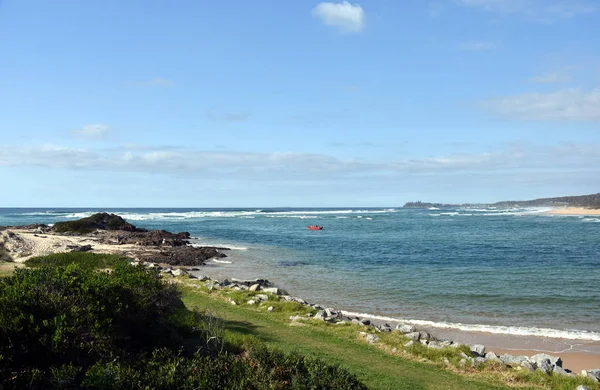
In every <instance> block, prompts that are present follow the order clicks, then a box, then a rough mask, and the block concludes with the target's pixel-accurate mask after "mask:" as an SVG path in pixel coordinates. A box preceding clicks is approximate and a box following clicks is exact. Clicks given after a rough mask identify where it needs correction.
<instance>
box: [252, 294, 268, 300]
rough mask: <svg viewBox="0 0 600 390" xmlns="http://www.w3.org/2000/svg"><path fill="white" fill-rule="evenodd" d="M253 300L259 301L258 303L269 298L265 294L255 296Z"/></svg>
mask: <svg viewBox="0 0 600 390" xmlns="http://www.w3.org/2000/svg"><path fill="white" fill-rule="evenodd" d="M254 299H256V300H259V301H268V300H269V296H268V295H267V294H256V295H255V296H254Z"/></svg>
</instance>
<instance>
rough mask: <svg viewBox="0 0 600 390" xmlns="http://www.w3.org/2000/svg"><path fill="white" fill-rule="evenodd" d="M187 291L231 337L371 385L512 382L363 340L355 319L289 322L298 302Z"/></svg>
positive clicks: (450, 386) (484, 385) (464, 386)
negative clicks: (319, 361)
mask: <svg viewBox="0 0 600 390" xmlns="http://www.w3.org/2000/svg"><path fill="white" fill-rule="evenodd" d="M183 291H184V294H183V300H184V303H185V304H186V305H187V306H188V307H189V308H192V309H197V310H201V311H204V310H208V311H210V312H212V313H214V314H215V315H216V316H218V317H220V318H221V319H222V320H223V324H224V326H225V328H226V336H227V338H228V339H229V341H230V342H234V343H235V342H238V343H240V342H248V343H252V342H256V340H260V341H261V342H264V343H266V344H267V345H269V346H272V347H277V348H280V349H282V350H284V351H297V352H299V353H302V354H305V355H315V356H318V357H320V358H323V359H325V360H326V361H328V362H330V363H336V364H339V365H340V366H342V367H343V368H346V369H348V370H349V371H350V372H351V373H353V374H355V375H357V377H358V378H359V379H360V380H361V381H362V382H363V383H365V384H366V385H367V386H368V387H369V388H371V389H461V390H462V389H465V390H468V389H507V388H509V387H507V386H506V385H504V384H502V383H499V381H497V383H490V382H489V381H484V380H483V379H479V378H471V377H468V376H466V375H459V374H456V373H453V372H451V371H448V370H444V369H442V368H440V367H438V366H437V365H436V364H431V363H424V362H419V361H416V360H413V359H407V358H403V357H401V356H395V355H392V354H390V353H388V352H386V351H384V350H382V349H379V348H377V347H375V346H372V345H368V344H366V343H365V342H364V341H362V340H360V339H359V337H358V330H359V329H358V327H356V326H354V325H341V326H340V325H333V324H331V325H325V324H324V323H322V322H321V323H317V322H316V321H315V325H312V324H310V325H304V326H290V325H289V316H290V313H291V312H293V310H295V309H296V308H297V306H296V304H294V303H290V302H276V301H275V300H273V301H272V302H271V301H268V302H265V303H263V304H262V305H254V306H251V305H247V304H245V303H244V302H245V300H242V299H240V297H244V298H246V297H247V296H248V295H246V294H248V293H247V292H239V291H236V292H232V293H229V294H227V293H224V292H213V293H212V294H210V295H209V294H208V293H206V292H205V291H206V290H205V289H204V288H197V289H193V288H183ZM211 295H222V296H224V297H227V296H228V295H231V296H234V297H236V298H238V300H237V301H236V302H237V303H238V305H236V306H234V305H232V304H231V303H230V302H227V301H226V300H224V299H218V298H216V297H211ZM273 298H275V297H273ZM275 299H277V298H275ZM234 300H235V299H234ZM290 304H291V305H290ZM267 306H273V307H274V308H275V310H274V311H273V312H270V313H269V312H267V311H266V307H267ZM303 309H304V310H306V308H304V307H303ZM310 322H312V321H310Z"/></svg>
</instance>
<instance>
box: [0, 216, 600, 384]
mask: <svg viewBox="0 0 600 390" xmlns="http://www.w3.org/2000/svg"><path fill="white" fill-rule="evenodd" d="M10 230H11V231H13V233H15V234H16V236H17V237H18V239H21V240H22V246H24V247H25V248H26V249H27V253H28V256H24V257H20V258H17V259H15V263H14V264H15V266H19V265H22V263H23V261H25V260H26V259H27V258H30V257H33V256H39V255H46V254H50V253H56V252H65V251H69V249H68V248H69V246H70V245H88V244H91V245H92V246H93V250H92V251H93V252H95V253H117V254H122V255H128V256H130V257H133V258H136V254H137V255H139V254H141V253H146V254H147V253H149V252H152V251H156V248H152V247H150V248H148V247H141V246H136V245H123V244H120V245H118V244H112V243H110V244H109V243H101V242H99V241H98V240H97V239H95V237H93V236H70V235H62V234H42V235H40V234H36V233H34V232H31V231H27V230H25V229H19V228H18V227H11V228H10ZM1 233H3V232H1ZM243 257H244V256H242V258H243ZM7 264H10V263H7ZM179 268H182V269H187V270H189V269H190V268H189V267H184V266H182V267H179ZM236 268H237V270H236ZM244 268H245V274H244V272H241V269H240V268H239V267H236V266H235V265H234V264H227V263H223V262H222V261H215V260H214V259H212V260H209V261H207V262H206V263H205V265H202V266H200V269H198V270H197V271H196V270H195V271H194V272H193V273H194V274H196V275H199V274H202V275H206V276H209V277H210V278H211V279H213V280H215V279H217V280H224V279H225V278H228V279H230V280H231V279H232V278H242V279H249V278H250V277H251V276H252V275H249V274H248V272H249V271H250V272H251V273H252V274H254V277H258V278H262V277H263V276H264V275H261V270H260V269H256V268H254V267H252V265H251V264H246V266H245V267H244ZM281 287H282V288H286V286H281ZM338 309H341V311H342V312H344V309H342V308H338ZM346 313H347V312H346ZM350 314H351V315H352V316H354V315H355V314H358V313H350ZM359 316H360V317H361V318H367V319H370V320H371V322H372V323H374V324H377V325H383V324H384V323H386V322H387V323H389V324H390V325H396V324H411V321H403V320H402V319H394V318H383V319H382V318H378V317H381V316H377V315H374V314H369V313H364V314H360V315H359ZM415 322H417V321H415ZM416 327H417V328H418V329H422V330H425V331H428V332H430V333H431V334H432V335H433V336H435V337H436V338H442V339H447V340H452V341H454V342H459V343H464V344H468V345H473V344H483V345H485V346H486V348H487V350H488V351H492V352H496V353H497V354H501V353H508V354H511V355H523V356H529V357H531V356H532V355H535V354H538V353H549V354H553V355H558V356H560V357H561V358H562V359H563V361H564V367H565V368H566V369H570V370H572V371H573V372H579V371H581V370H583V369H596V368H598V367H600V341H593V340H568V339H560V338H549V337H540V336H532V335H527V336H516V335H512V334H495V333H488V332H476V331H465V330H458V329H444V328H439V327H435V326H427V325H421V324H418V323H416Z"/></svg>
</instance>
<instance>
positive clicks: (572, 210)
mask: <svg viewBox="0 0 600 390" xmlns="http://www.w3.org/2000/svg"><path fill="white" fill-rule="evenodd" d="M545 214H548V215H590V216H592V215H599V216H600V209H586V208H583V207H563V208H559V209H553V210H549V211H546V212H545Z"/></svg>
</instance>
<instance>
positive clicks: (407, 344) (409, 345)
mask: <svg viewBox="0 0 600 390" xmlns="http://www.w3.org/2000/svg"><path fill="white" fill-rule="evenodd" d="M413 345H415V342H414V341H413V340H410V341H409V342H408V343H406V344H404V347H405V348H408V347H412V346H413Z"/></svg>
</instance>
